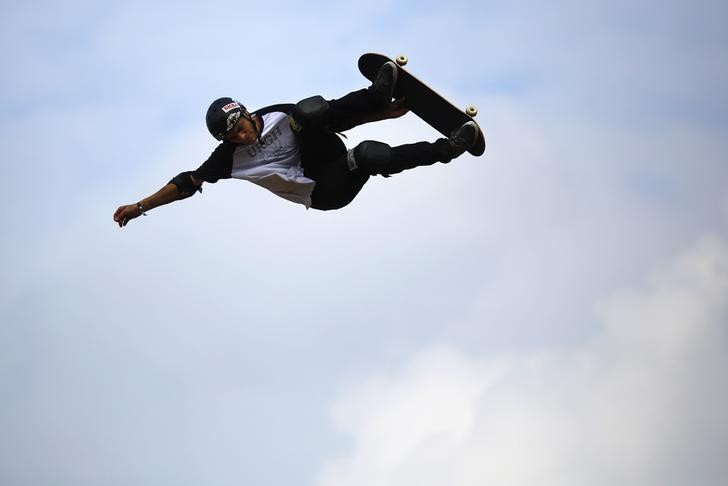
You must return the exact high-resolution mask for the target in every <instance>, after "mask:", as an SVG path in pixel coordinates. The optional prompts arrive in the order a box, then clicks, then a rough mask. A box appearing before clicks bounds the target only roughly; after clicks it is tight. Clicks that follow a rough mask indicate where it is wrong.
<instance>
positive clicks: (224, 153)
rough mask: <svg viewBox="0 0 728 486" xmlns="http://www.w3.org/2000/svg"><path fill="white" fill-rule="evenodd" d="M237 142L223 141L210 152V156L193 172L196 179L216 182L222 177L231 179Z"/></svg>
mask: <svg viewBox="0 0 728 486" xmlns="http://www.w3.org/2000/svg"><path fill="white" fill-rule="evenodd" d="M234 152H235V144H232V143H229V142H223V143H221V144H220V145H218V146H217V148H216V149H215V150H214V151H213V152H212V154H210V157H209V158H208V159H207V160H206V161H205V162H204V163H203V164H202V165H201V166H199V167H198V168H197V170H195V171H193V172H192V175H193V176H194V177H195V179H199V180H203V181H205V182H210V183H215V182H217V181H219V180H220V179H229V178H230V174H231V172H232V170H233V153H234Z"/></svg>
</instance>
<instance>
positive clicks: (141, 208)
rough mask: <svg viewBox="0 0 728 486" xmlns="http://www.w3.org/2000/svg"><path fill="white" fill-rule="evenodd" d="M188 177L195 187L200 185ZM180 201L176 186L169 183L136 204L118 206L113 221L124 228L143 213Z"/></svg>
mask: <svg viewBox="0 0 728 486" xmlns="http://www.w3.org/2000/svg"><path fill="white" fill-rule="evenodd" d="M189 177H190V179H191V180H192V183H193V184H194V185H195V186H196V187H199V186H201V185H202V181H200V180H197V179H195V178H194V177H192V176H189ZM180 199H184V197H182V195H181V194H180V192H179V189H178V188H177V186H176V185H175V184H172V183H169V184H167V185H166V186H164V187H163V188H161V189H160V190H158V191H157V192H155V193H154V194H152V195H151V196H149V197H146V198H144V199H142V200H141V201H139V202H138V203H135V204H126V205H124V206H119V208H118V209H117V210H116V212H115V213H114V221H115V222H117V223H118V224H119V227H124V226H126V225H127V224H128V223H129V221H131V220H132V219H135V218H138V217H139V216H141V215H142V214H144V212H146V211H149V210H151V209H154V208H157V207H159V206H163V205H165V204H169V203H171V202H174V201H178V200H180Z"/></svg>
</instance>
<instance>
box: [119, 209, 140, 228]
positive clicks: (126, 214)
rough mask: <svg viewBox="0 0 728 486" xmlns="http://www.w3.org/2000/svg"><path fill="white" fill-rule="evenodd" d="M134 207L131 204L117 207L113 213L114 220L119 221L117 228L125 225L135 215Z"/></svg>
mask: <svg viewBox="0 0 728 486" xmlns="http://www.w3.org/2000/svg"><path fill="white" fill-rule="evenodd" d="M135 209H136V208H134V207H133V206H119V209H117V210H116V212H115V213H114V221H115V222H117V223H119V228H122V227H124V226H126V225H127V224H129V221H131V220H132V219H134V217H136V214H134V210H135Z"/></svg>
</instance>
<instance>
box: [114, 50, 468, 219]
mask: <svg viewBox="0 0 728 486" xmlns="http://www.w3.org/2000/svg"><path fill="white" fill-rule="evenodd" d="M396 83H397V67H396V65H395V64H394V63H392V62H390V63H387V64H385V65H383V66H382V68H381V69H380V71H379V73H378V75H377V77H376V79H375V80H374V82H373V83H372V85H371V86H369V87H368V88H366V89H362V90H359V91H354V92H352V93H349V94H348V95H346V96H344V97H343V98H340V99H336V100H330V101H326V100H324V99H323V98H322V97H321V96H314V97H311V98H307V99H305V100H302V101H300V102H298V103H296V104H295V105H294V104H282V105H273V106H269V107H266V108H263V109H260V110H257V111H255V112H253V113H249V112H248V111H247V110H246V109H245V107H244V106H243V105H242V104H241V103H239V102H238V101H235V100H233V99H231V98H220V99H218V100H216V101H214V102H213V103H212V105H211V106H210V108H209V109H208V111H207V117H206V121H207V128H208V130H209V131H210V133H211V134H212V136H213V137H215V138H216V139H217V140H219V141H221V142H222V143H221V144H220V145H218V146H217V148H216V149H215V150H214V151H213V152H212V154H211V155H210V157H209V158H208V159H207V161H205V162H204V163H203V164H202V165H201V166H200V167H199V168H197V170H194V171H188V172H182V173H180V174H178V175H177V176H175V177H174V178H172V180H170V181H169V183H167V185H166V186H164V187H163V188H162V189H160V190H159V191H157V192H156V193H155V194H153V195H151V196H149V197H146V198H144V199H142V200H140V201H139V202H137V203H135V204H128V205H124V206H120V207H119V208H118V209H117V210H116V212H115V213H114V221H115V222H117V223H118V224H119V226H120V227H123V226H126V224H127V223H128V222H129V221H131V220H132V219H134V218H137V217H139V216H141V215H143V214H146V211H149V210H151V209H154V208H156V207H158V206H161V205H164V204H168V203H171V202H173V201H178V200H180V199H185V198H188V197H190V196H192V195H194V194H195V193H196V192H202V187H201V186H202V184H203V183H204V182H209V183H215V182H217V181H218V180H220V179H228V178H231V177H232V178H237V179H243V180H248V181H250V182H253V183H255V184H258V185H260V186H262V187H264V188H266V189H268V190H270V191H271V192H273V193H275V194H276V195H278V196H280V197H283V198H285V199H288V200H289V201H292V202H295V203H300V204H303V205H304V206H306V208H314V209H320V210H329V209H339V208H342V207H344V206H346V205H347V204H349V203H350V202H351V201H352V200H353V199H354V197H356V195H357V194H358V193H359V191H360V190H361V188H362V187H363V186H364V184H365V183H366V181H367V180H368V179H369V177H370V176H372V175H382V176H385V177H388V176H390V175H392V174H397V173H399V172H402V171H403V170H406V169H411V168H414V167H418V166H424V165H432V164H434V163H435V162H443V163H447V162H449V161H450V160H452V159H453V158H455V157H458V156H460V155H461V154H463V153H464V152H465V151H466V150H468V149H469V148H470V147H472V146H473V144H474V143H475V141H476V139H477V137H478V133H479V129H478V127H477V125H475V123H473V122H468V123H466V124H464V125H463V126H462V127H460V128H459V129H458V130H456V131H455V132H454V133H453V134H452V135H451V136H450V137H449V138H440V139H438V140H437V141H435V142H434V143H429V142H419V143H414V144H408V145H400V146H398V147H390V146H389V145H387V144H384V143H381V142H375V141H365V142H362V143H360V144H359V145H357V146H356V147H354V148H353V149H351V150H347V148H346V146H345V145H344V143H343V142H342V140H341V138H339V136H338V135H337V133H340V132H343V131H346V130H348V129H350V128H353V127H355V126H358V125H361V124H364V123H368V122H373V121H378V120H385V119H388V118H397V117H400V116H402V115H404V114H405V113H407V111H408V109H407V108H406V107H404V105H403V101H404V100H402V99H399V100H395V101H392V96H393V93H394V87H395V85H396Z"/></svg>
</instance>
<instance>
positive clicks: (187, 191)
mask: <svg viewBox="0 0 728 486" xmlns="http://www.w3.org/2000/svg"><path fill="white" fill-rule="evenodd" d="M191 175H192V172H191V171H188V172H182V173H180V174H177V175H176V176H175V177H173V178H172V180H170V181H169V184H174V185H175V186H177V190H178V191H179V195H180V199H186V198H188V197H190V196H194V195H195V193H196V192H198V191H199V192H202V186H200V187H197V186H195V184H194V183H193V182H192V178H191V177H190V176H191Z"/></svg>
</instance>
